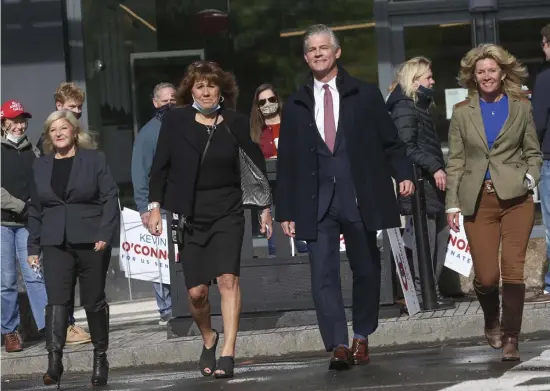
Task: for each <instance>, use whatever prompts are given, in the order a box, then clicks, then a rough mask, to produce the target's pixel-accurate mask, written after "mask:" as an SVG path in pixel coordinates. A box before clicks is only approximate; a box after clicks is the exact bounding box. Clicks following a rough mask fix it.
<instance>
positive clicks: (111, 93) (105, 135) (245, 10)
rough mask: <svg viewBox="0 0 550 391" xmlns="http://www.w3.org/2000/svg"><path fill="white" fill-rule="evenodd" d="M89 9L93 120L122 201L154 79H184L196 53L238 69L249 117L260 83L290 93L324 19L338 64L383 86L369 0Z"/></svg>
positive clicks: (114, 4)
mask: <svg viewBox="0 0 550 391" xmlns="http://www.w3.org/2000/svg"><path fill="white" fill-rule="evenodd" d="M83 7H84V8H83V15H84V26H85V29H84V33H85V37H84V38H85V43H86V44H85V47H86V62H87V64H88V73H87V79H88V80H87V85H88V90H89V93H88V106H89V112H90V123H91V124H92V127H94V128H96V129H98V130H99V131H100V132H101V135H102V141H103V143H102V144H103V147H104V149H105V150H106V152H107V153H108V158H109V159H110V162H111V164H112V165H113V164H116V166H117V168H116V169H115V171H116V175H117V181H118V183H119V185H120V187H121V191H122V201H123V205H125V206H130V207H131V206H133V201H132V191H131V186H130V177H129V165H130V160H129V159H130V156H131V145H132V141H133V134H132V133H133V132H132V129H133V128H134V127H135V128H136V129H138V128H139V127H140V126H141V125H143V123H144V122H146V121H147V120H148V119H149V118H150V117H151V115H152V113H153V109H152V105H151V101H150V98H151V97H150V95H151V91H152V89H153V87H154V85H155V84H157V83H159V82H161V81H169V82H172V83H174V84H176V85H177V84H178V83H179V81H180V79H181V77H182V76H183V73H184V70H185V67H186V65H187V64H189V63H190V62H192V61H194V60H196V59H198V58H204V59H207V60H210V61H216V62H218V63H220V64H221V65H222V67H223V68H225V69H227V70H230V71H232V72H233V73H234V74H235V76H236V79H237V82H238V84H239V88H240V97H239V101H238V110H239V111H241V112H243V113H247V114H248V113H250V108H251V103H252V97H253V93H254V90H255V89H256V87H257V86H258V85H260V84H262V83H266V82H268V83H271V84H273V85H274V86H276V88H278V89H279V92H280V94H281V95H282V96H283V98H287V97H288V96H289V95H290V94H291V93H292V92H293V91H295V90H296V88H297V87H298V86H300V85H301V84H302V83H303V82H304V79H305V76H306V73H307V68H306V64H305V63H304V60H303V56H302V53H303V51H302V34H303V31H304V30H305V28H307V27H308V26H309V25H311V24H313V23H325V24H328V25H330V26H333V27H334V29H335V30H336V32H337V34H338V37H339V38H340V41H341V46H342V48H343V55H342V59H341V64H342V65H343V66H344V67H345V68H346V69H347V70H348V71H349V72H350V73H351V74H352V75H353V76H355V77H358V78H360V79H363V80H367V81H370V82H373V83H377V51H376V41H375V30H374V22H373V2H372V0H341V1H338V2H335V1H330V0H323V1H314V2H313V1H298V2H297V1H291V0H262V1H254V2H251V1H247V0H230V1H225V0H222V1H218V0H200V1H193V0H187V1H182V0H156V1H141V0H127V1H123V2H121V1H105V2H103V1H92V0H83ZM213 10H215V11H213ZM158 52H161V53H158ZM166 52H169V53H166ZM137 53H147V54H146V55H145V56H146V58H142V57H141V58H140V55H138V54H137ZM174 53H175V54H174ZM132 55H133V56H134V57H136V56H137V57H138V58H137V59H134V61H131V58H130V57H131V56H132ZM169 55H174V57H168V56H169ZM98 64H100V65H98ZM101 65H102V66H103V69H102V70H99V68H100V66H101ZM115 162H116V163H115Z"/></svg>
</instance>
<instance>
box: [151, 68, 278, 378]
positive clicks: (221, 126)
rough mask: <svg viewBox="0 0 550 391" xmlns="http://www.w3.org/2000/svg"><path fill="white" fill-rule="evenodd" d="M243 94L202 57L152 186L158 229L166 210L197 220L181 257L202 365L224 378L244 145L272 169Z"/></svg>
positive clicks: (231, 349)
mask: <svg viewBox="0 0 550 391" xmlns="http://www.w3.org/2000/svg"><path fill="white" fill-rule="evenodd" d="M236 97H237V85H236V83H235V79H234V78H233V76H232V75H231V74H230V73H227V72H224V71H223V70H222V69H221V68H220V67H219V66H218V65H217V64H215V63H212V62H206V61H199V62H196V63H193V64H191V65H190V66H189V67H188V69H187V73H186V75H185V77H184V79H183V81H182V82H181V85H180V88H179V91H178V94H177V98H176V99H177V101H178V104H179V105H180V106H183V107H178V108H175V109H172V110H170V111H169V112H167V113H166V114H165V116H164V117H163V120H162V126H161V129H160V135H159V140H158V144H157V149H156V153H155V157H154V159H153V165H152V168H151V178H150V189H149V199H150V201H151V203H150V204H149V210H151V216H150V219H149V231H150V232H151V234H153V235H160V233H161V230H162V224H161V214H160V208H162V209H166V210H168V211H170V212H173V213H178V214H180V215H183V216H185V217H187V218H188V219H189V220H191V221H192V229H191V230H185V235H184V237H183V240H182V242H183V243H182V245H181V246H180V258H181V259H182V262H183V270H184V276H185V284H186V286H187V289H188V293H189V303H190V306H191V313H192V314H193V318H194V320H195V322H196V323H197V326H198V327H199V329H200V331H201V334H202V338H203V341H204V347H203V352H202V354H201V358H200V361H199V367H200V370H201V372H202V374H203V375H204V376H210V375H212V374H213V373H214V375H215V377H216V378H223V377H233V367H234V360H233V358H234V355H235V341H236V338H237V329H238V325H239V313H240V308H241V298H240V288H239V274H240V258H241V245H242V241H243V236H244V214H243V203H242V200H241V197H242V191H241V176H240V169H239V147H240V148H242V150H243V151H244V152H245V153H246V154H247V155H248V156H249V157H250V158H251V159H252V160H253V162H254V163H255V165H256V166H257V167H258V168H260V169H261V170H262V171H263V172H264V174H265V160H264V158H263V155H262V152H261V150H260V147H259V146H258V145H257V144H255V143H254V142H253V141H252V139H251V138H250V126H249V121H248V118H247V117H246V116H244V115H242V114H239V113H237V112H235V111H234V110H232V109H231V108H232V107H235V101H236ZM210 136H211V141H210V143H209V142H208V140H209V139H210ZM207 145H208V149H207V150H206V146H207ZM205 150H206V153H205ZM203 157H204V160H202V158H203ZM260 220H261V222H260V224H261V227H262V228H261V230H262V233H264V232H266V231H267V234H268V236H270V234H271V215H270V212H269V207H268V208H265V209H264V210H263V211H262V213H261V218H260ZM212 280H216V281H217V284H218V287H219V290H220V293H221V297H222V302H221V307H222V315H223V323H224V346H223V349H222V352H221V357H220V360H219V362H218V364H217V368H216V346H217V343H218V338H219V334H218V333H217V332H216V331H215V330H212V325H211V322H210V304H209V303H208V288H209V285H210V282H211V281H212Z"/></svg>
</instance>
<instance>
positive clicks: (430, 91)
mask: <svg viewBox="0 0 550 391" xmlns="http://www.w3.org/2000/svg"><path fill="white" fill-rule="evenodd" d="M418 93H419V94H420V95H421V96H423V97H424V98H425V99H428V100H433V98H434V94H435V89H434V88H428V87H424V86H419V87H418Z"/></svg>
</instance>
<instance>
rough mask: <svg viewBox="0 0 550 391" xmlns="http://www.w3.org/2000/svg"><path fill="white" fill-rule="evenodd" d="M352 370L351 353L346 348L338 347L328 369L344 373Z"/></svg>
mask: <svg viewBox="0 0 550 391" xmlns="http://www.w3.org/2000/svg"><path fill="white" fill-rule="evenodd" d="M350 368H351V352H350V350H349V349H348V348H346V347H345V346H338V347H337V348H336V349H334V353H333V354H332V358H331V359H330V365H329V367H328V369H334V370H337V371H342V370H345V369H350Z"/></svg>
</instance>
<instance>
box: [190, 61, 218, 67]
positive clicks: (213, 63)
mask: <svg viewBox="0 0 550 391" xmlns="http://www.w3.org/2000/svg"><path fill="white" fill-rule="evenodd" d="M203 65H210V66H217V65H218V64H216V63H215V62H213V61H203V60H199V61H195V62H194V63H192V64H191V66H193V67H195V68H199V67H202V66H203Z"/></svg>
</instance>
